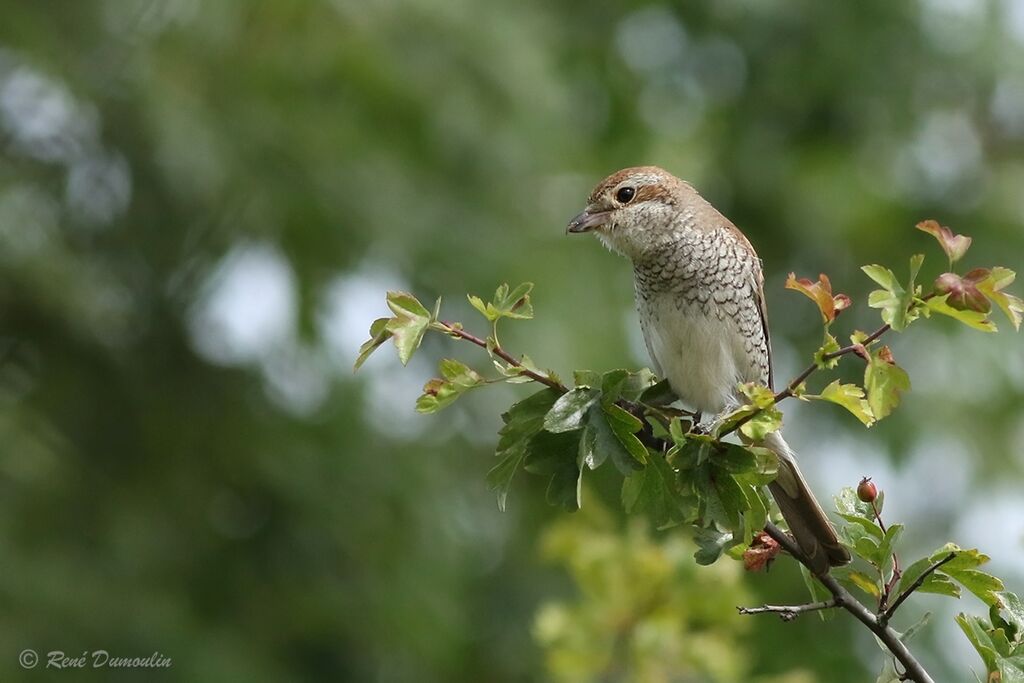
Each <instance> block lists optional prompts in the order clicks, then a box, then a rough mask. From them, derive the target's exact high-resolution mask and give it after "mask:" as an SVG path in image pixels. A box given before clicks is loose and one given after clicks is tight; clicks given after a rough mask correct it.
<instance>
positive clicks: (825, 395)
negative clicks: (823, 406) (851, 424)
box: [806, 380, 875, 427]
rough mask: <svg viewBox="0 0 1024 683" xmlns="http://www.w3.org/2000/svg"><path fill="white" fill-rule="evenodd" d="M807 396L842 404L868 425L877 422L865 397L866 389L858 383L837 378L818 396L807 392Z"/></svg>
mask: <svg viewBox="0 0 1024 683" xmlns="http://www.w3.org/2000/svg"><path fill="white" fill-rule="evenodd" d="M806 398H816V399H820V400H822V401H829V402H831V403H835V404H836V405H840V406H842V407H844V408H846V409H847V410H848V411H850V412H851V413H852V414H853V416H854V417H856V418H857V419H858V420H860V421H861V422H863V423H864V424H865V425H866V426H868V427H870V426H871V425H873V424H874V423H875V416H874V415H873V414H872V412H871V406H870V405H868V402H867V401H866V400H865V399H864V390H863V389H861V388H860V387H859V386H857V385H856V384H840V383H839V380H835V381H834V382H832V383H831V384H829V385H828V386H827V387H825V388H824V389H823V390H822V392H821V393H820V394H818V395H817V396H815V395H812V394H807V395H806Z"/></svg>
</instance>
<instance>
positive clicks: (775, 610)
mask: <svg viewBox="0 0 1024 683" xmlns="http://www.w3.org/2000/svg"><path fill="white" fill-rule="evenodd" d="M838 606H839V603H838V602H837V601H836V600H835V599H834V598H833V599H832V600H825V601H823V602H810V603H807V604H806V605H762V606H760V607H737V608H736V609H737V610H738V611H739V613H740V614H767V613H772V614H778V615H779V617H780V618H781V619H782V620H783V621H793V620H794V619H796V618H797V617H798V616H800V615H801V614H803V613H804V612H817V611H819V610H823V609H832V608H833V607H838Z"/></svg>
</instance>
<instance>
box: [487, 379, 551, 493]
mask: <svg viewBox="0 0 1024 683" xmlns="http://www.w3.org/2000/svg"><path fill="white" fill-rule="evenodd" d="M558 396H559V394H558V392H557V391H555V390H554V389H549V388H545V389H541V390H540V391H538V392H537V393H535V394H533V395H532V396H530V397H528V398H526V399H523V400H522V401H519V402H518V403H515V404H513V406H512V407H511V408H509V409H508V412H506V413H504V414H503V415H502V416H501V419H502V420H503V421H504V423H505V424H504V426H503V427H502V428H501V429H500V430H499V431H498V437H499V438H498V448H497V453H496V455H497V456H498V457H499V458H500V461H499V462H498V464H497V465H495V466H494V467H493V468H491V471H490V472H488V473H487V484H488V488H489V489H490V490H492V491H495V492H496V493H497V495H498V509H499V510H501V511H502V512H504V510H505V502H506V500H507V498H508V492H509V489H510V488H511V486H512V480H513V478H514V477H515V475H516V472H518V471H519V469H520V467H521V466H522V464H523V460H524V459H525V457H526V453H527V446H528V445H529V442H530V439H532V438H533V437H534V436H535V435H536V434H537V433H538V432H540V431H541V429H543V427H544V416H545V415H546V414H547V413H548V411H549V410H550V409H551V407H552V406H553V405H554V404H555V401H556V400H557V399H558Z"/></svg>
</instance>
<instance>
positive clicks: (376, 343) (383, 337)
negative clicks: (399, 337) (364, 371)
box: [352, 318, 391, 372]
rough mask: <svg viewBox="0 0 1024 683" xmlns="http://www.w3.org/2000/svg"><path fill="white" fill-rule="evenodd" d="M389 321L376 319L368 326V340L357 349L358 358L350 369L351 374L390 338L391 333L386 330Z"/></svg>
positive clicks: (388, 319)
mask: <svg viewBox="0 0 1024 683" xmlns="http://www.w3.org/2000/svg"><path fill="white" fill-rule="evenodd" d="M390 320H391V318H377V319H376V320H374V321H373V323H371V324H370V338H369V339H368V340H367V341H365V342H363V345H362V346H360V347H359V357H358V358H356V363H355V365H354V366H353V367H352V371H353V372H355V371H356V370H358V369H359V368H360V367H361V366H362V365H363V363H365V362H366V359H367V358H369V357H370V354H371V353H373V352H374V351H376V350H377V348H378V347H380V345H381V344H383V343H384V342H386V341H387V340H388V339H390V338H391V332H389V331H388V329H387V324H388V321H390Z"/></svg>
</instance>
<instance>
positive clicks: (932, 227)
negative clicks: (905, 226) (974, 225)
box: [916, 219, 971, 265]
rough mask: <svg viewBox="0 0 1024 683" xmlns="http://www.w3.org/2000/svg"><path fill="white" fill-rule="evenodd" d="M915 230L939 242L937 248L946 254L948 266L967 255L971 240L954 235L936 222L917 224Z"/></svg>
mask: <svg viewBox="0 0 1024 683" xmlns="http://www.w3.org/2000/svg"><path fill="white" fill-rule="evenodd" d="M916 227H917V229H918V230H921V231H923V232H926V233H928V234H929V235H931V236H932V237H934V238H935V239H936V240H938V242H939V246H941V247H942V250H943V251H944V252H946V256H947V257H948V258H949V263H950V265H952V264H954V263H956V262H957V261H959V260H960V259H962V258H963V256H964V254H966V253H967V249H968V248H970V246H971V238H970V237H967V236H966V235H954V234H953V231H952V230H950V229H949V228H947V227H946V226H944V225H939V223H938V221H934V220H931V219H929V220H926V221H921V222H920V223H918V224H917V226H916Z"/></svg>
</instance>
